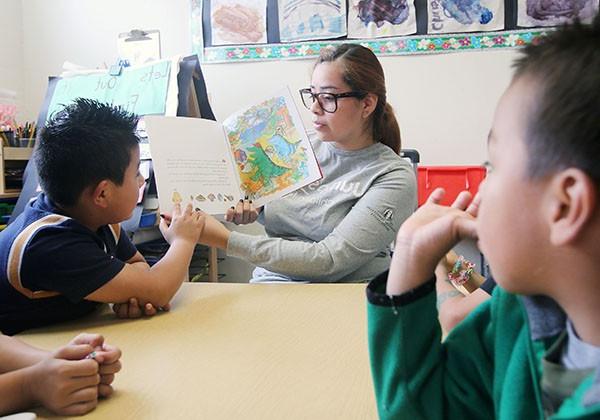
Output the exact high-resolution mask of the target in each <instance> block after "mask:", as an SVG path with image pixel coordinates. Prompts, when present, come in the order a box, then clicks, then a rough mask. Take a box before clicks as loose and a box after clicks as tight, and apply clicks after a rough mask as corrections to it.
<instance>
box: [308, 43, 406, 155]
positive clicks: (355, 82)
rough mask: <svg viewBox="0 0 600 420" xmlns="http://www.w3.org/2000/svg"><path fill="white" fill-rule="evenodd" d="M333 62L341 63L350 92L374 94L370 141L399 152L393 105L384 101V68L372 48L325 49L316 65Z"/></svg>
mask: <svg viewBox="0 0 600 420" xmlns="http://www.w3.org/2000/svg"><path fill="white" fill-rule="evenodd" d="M334 61H335V62H337V63H339V64H340V65H341V66H342V69H343V74H342V78H343V79H344V82H345V83H346V84H348V86H350V88H351V89H352V90H353V91H358V92H368V93H372V94H374V95H376V96H377V98H378V100H377V107H376V108H375V111H373V114H372V117H371V121H372V128H373V140H375V141H378V142H381V143H383V144H385V145H386V146H388V147H390V148H391V149H392V150H393V151H394V152H396V153H400V148H401V142H400V127H399V126H398V121H396V117H395V116H394V110H393V109H392V106H391V105H390V104H388V103H387V96H386V90H385V76H384V74H383V67H381V63H380V62H379V60H378V59H377V57H376V56H375V54H373V51H371V50H370V49H368V48H366V47H363V46H362V45H358V44H341V45H339V46H337V47H336V48H324V49H322V50H321V53H320V55H319V58H318V59H317V63H316V64H315V66H316V65H319V64H321V63H325V62H334Z"/></svg>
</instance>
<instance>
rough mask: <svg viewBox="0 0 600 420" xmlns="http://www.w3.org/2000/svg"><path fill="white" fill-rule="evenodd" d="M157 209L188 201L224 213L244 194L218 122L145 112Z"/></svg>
mask: <svg viewBox="0 0 600 420" xmlns="http://www.w3.org/2000/svg"><path fill="white" fill-rule="evenodd" d="M144 120H145V122H146V131H147V133H148V138H149V140H150V149H151V152H152V158H153V159H152V162H153V165H154V175H155V177H156V186H157V189H158V200H159V205H160V211H162V212H171V209H172V207H173V204H174V203H176V202H179V203H181V204H182V205H186V204H187V203H189V202H192V204H193V206H194V208H200V209H201V210H202V211H205V212H207V213H210V214H224V213H225V211H226V210H227V208H228V207H231V206H232V205H235V203H236V202H237V201H238V200H239V199H240V197H241V196H242V192H241V191H240V190H239V188H238V185H239V183H238V182H239V181H238V179H237V176H236V174H235V173H234V166H233V164H232V162H231V159H230V155H229V153H230V152H229V150H228V147H227V143H226V142H225V141H224V139H223V127H222V126H221V124H220V123H218V122H215V121H211V120H205V119H201V118H183V117H163V116H154V115H153V116H147V117H145V118H144Z"/></svg>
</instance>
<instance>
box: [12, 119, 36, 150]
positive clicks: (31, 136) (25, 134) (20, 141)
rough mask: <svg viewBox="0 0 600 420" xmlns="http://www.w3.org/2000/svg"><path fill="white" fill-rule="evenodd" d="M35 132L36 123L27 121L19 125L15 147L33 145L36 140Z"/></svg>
mask: <svg viewBox="0 0 600 420" xmlns="http://www.w3.org/2000/svg"><path fill="white" fill-rule="evenodd" d="M35 134H36V127H35V123H30V122H27V123H25V125H22V126H19V127H17V130H16V138H15V147H33V146H34V142H35Z"/></svg>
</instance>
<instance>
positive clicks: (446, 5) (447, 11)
mask: <svg viewBox="0 0 600 420" xmlns="http://www.w3.org/2000/svg"><path fill="white" fill-rule="evenodd" d="M428 6H429V7H428V10H427V13H428V33H433V34H439V33H449V32H476V31H497V30H500V29H504V1H503V0H429V4H428Z"/></svg>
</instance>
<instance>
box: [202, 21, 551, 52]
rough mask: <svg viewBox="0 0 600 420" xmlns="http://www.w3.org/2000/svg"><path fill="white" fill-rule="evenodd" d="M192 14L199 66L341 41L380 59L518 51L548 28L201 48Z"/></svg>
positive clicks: (314, 48) (316, 49)
mask: <svg viewBox="0 0 600 420" xmlns="http://www.w3.org/2000/svg"><path fill="white" fill-rule="evenodd" d="M195 13H198V12H195V11H194V10H193V11H192V22H193V24H192V46H193V50H194V53H196V54H198V55H199V57H200V59H201V61H202V62H203V63H229V62H247V61H263V60H286V59H302V58H311V57H316V56H318V55H319V51H320V50H321V49H322V48H327V47H329V46H331V45H336V44H341V43H344V42H357V43H360V44H361V45H364V46H365V47H368V48H370V49H371V50H373V51H374V52H375V54H377V55H380V56H394V55H412V54H439V53H448V52H456V51H484V50H496V49H506V48H518V47H522V46H524V45H527V44H536V43H537V42H539V40H540V39H541V38H542V37H544V36H545V35H546V34H547V33H548V32H550V31H551V30H552V28H544V29H538V28H536V29H532V30H527V29H519V30H512V31H500V32H482V33H460V34H442V35H440V34H438V35H417V36H405V37H394V38H383V39H378V40H372V39H371V40H360V39H344V40H324V41H314V42H310V41H308V42H298V43H289V44H263V45H226V46H218V47H206V48H202V46H203V41H202V26H201V24H199V23H195V24H194V22H200V21H201V20H200V16H199V15H197V14H196V15H195Z"/></svg>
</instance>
